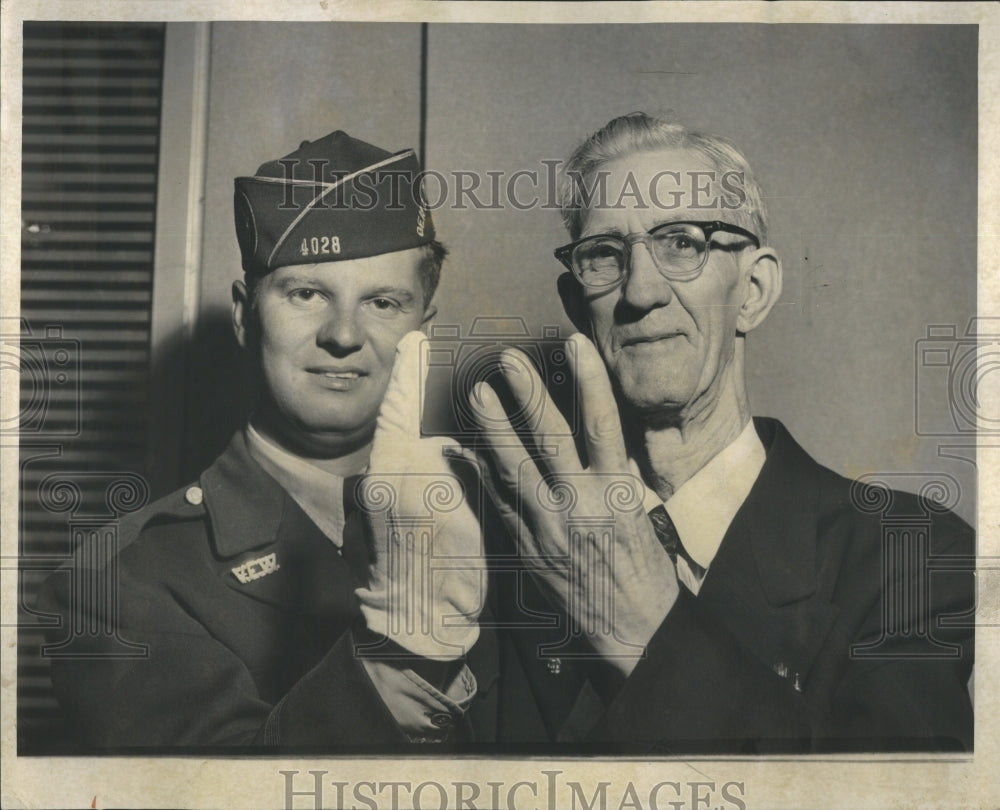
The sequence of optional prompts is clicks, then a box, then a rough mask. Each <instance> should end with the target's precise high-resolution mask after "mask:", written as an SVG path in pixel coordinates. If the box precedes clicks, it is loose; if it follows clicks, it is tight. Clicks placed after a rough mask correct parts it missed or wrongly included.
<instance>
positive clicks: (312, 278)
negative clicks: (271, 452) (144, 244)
mask: <svg viewBox="0 0 1000 810" xmlns="http://www.w3.org/2000/svg"><path fill="white" fill-rule="evenodd" d="M423 256H424V252H423V249H422V248H412V249H410V250H402V251H398V252H396V253H384V254H381V255H378V256H372V257H369V258H364V259H351V260H346V261H337V262H325V263H319V264H303V265H292V266H287V267H280V268H278V269H276V270H274V271H273V272H271V273H269V274H268V275H267V276H265V277H264V279H263V280H262V281H261V282H260V284H259V285H258V287H257V290H256V294H255V297H254V300H253V302H252V305H251V303H250V302H249V300H248V298H247V296H246V291H245V287H243V285H242V282H236V285H235V287H234V290H235V291H236V292H235V298H234V301H235V303H234V320H235V323H236V331H237V337H238V339H239V340H240V343H241V345H243V346H246V347H248V348H251V349H253V348H254V346H256V351H257V353H258V356H259V362H260V368H261V371H262V374H263V382H264V386H265V402H264V406H263V413H261V414H259V416H260V418H261V420H262V422H263V424H262V425H261V426H262V427H264V428H265V430H267V431H268V432H270V433H273V434H277V435H275V438H277V439H278V440H279V441H281V442H282V443H283V444H285V445H286V446H289V447H290V449H293V450H295V451H297V452H299V453H300V454H302V455H306V456H314V457H324V456H335V455H339V454H342V453H344V452H349V451H350V450H352V449H354V448H356V447H358V446H360V445H362V444H364V443H365V442H367V441H368V440H369V439H370V438H371V436H372V434H373V432H374V429H375V418H376V416H377V415H378V410H379V406H380V405H381V403H382V397H383V395H384V394H385V389H386V386H387V385H388V382H389V375H390V372H391V371H392V365H393V360H394V357H395V350H396V344H397V343H398V342H399V340H400V338H402V336H403V335H405V334H406V333H407V332H410V331H412V330H414V329H418V328H419V327H420V326H421V325H422V324H423V323H424V322H425V320H428V319H429V318H430V315H431V314H433V312H432V311H426V310H425V306H424V293H423V287H422V286H421V281H420V273H419V268H420V264H421V261H422V259H423ZM241 288H242V289H243V293H242V296H241V294H240V292H239V291H240V289H241ZM254 329H255V330H256V337H255V338H254V337H250V335H252V334H253V330H254Z"/></svg>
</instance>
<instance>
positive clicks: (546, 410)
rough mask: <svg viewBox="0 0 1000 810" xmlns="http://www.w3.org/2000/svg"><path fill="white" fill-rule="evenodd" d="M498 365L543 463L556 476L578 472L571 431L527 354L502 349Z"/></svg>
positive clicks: (578, 459)
mask: <svg viewBox="0 0 1000 810" xmlns="http://www.w3.org/2000/svg"><path fill="white" fill-rule="evenodd" d="M500 368H501V369H502V370H503V375H504V379H505V380H506V382H507V385H508V386H510V390H511V393H512V394H513V396H514V400H515V402H516V404H517V407H518V412H517V416H518V417H519V419H520V420H521V421H523V425H524V427H525V428H526V429H527V430H528V431H529V432H530V433H531V438H532V442H533V443H534V446H535V449H536V450H537V451H538V452H539V453H541V454H542V455H543V456H544V458H545V464H546V466H547V467H548V468H549V469H550V470H551V471H552V472H553V473H555V474H556V475H560V474H566V473H577V472H580V471H581V470H582V469H583V468H582V465H581V464H580V457H579V455H578V454H577V452H576V446H575V445H574V443H573V435H572V431H570V428H569V425H568V424H567V423H566V420H565V419H564V418H563V416H562V414H561V413H560V412H559V409H558V408H557V407H556V405H555V403H554V402H553V401H552V398H551V397H550V396H549V394H548V391H547V390H546V388H545V383H543V382H542V378H541V377H539V376H538V372H536V371H535V367H534V366H533V365H532V364H531V361H530V360H529V359H528V357H527V356H526V355H525V354H524V353H523V352H521V351H518V350H517V349H505V350H504V351H503V353H502V354H501V355H500Z"/></svg>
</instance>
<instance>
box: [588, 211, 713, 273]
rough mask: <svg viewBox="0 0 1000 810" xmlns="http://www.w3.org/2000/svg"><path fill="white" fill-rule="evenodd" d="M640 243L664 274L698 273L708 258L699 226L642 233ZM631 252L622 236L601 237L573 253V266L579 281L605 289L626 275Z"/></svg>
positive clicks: (668, 227)
mask: <svg viewBox="0 0 1000 810" xmlns="http://www.w3.org/2000/svg"><path fill="white" fill-rule="evenodd" d="M640 241H644V242H645V243H646V247H647V248H648V249H649V252H650V253H651V254H652V257H653V261H654V262H655V263H656V265H657V267H658V268H659V269H660V271H661V272H663V273H666V274H667V275H677V276H681V277H683V276H684V275H685V274H688V273H691V272H693V271H695V270H698V269H699V268H700V267H701V264H702V261H703V260H704V256H705V247H706V243H707V242H706V239H705V233H704V231H702V229H701V228H699V227H698V226H697V225H689V224H677V225H667V226H664V227H661V228H657V229H656V230H655V231H653V232H652V233H649V234H643V238H642V239H641V240H640ZM629 252H630V250H629V247H628V245H627V244H626V241H625V239H623V238H621V237H619V236H598V237H595V238H593V239H590V240H587V241H586V242H583V243H581V244H579V245H577V247H576V249H575V250H574V251H573V265H574V267H575V268H576V271H577V273H578V274H579V276H580V280H581V281H582V282H583V283H584V284H586V285H588V286H595V287H599V286H604V285H606V284H613V283H615V282H616V281H618V280H619V279H620V278H621V277H622V276H623V275H624V273H625V270H626V266H627V264H628V254H629Z"/></svg>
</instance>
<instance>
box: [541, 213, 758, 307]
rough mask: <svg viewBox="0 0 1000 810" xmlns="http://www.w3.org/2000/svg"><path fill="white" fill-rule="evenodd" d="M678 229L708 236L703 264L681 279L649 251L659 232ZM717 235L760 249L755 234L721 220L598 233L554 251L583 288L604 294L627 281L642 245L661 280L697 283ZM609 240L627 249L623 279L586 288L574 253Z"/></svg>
mask: <svg viewBox="0 0 1000 810" xmlns="http://www.w3.org/2000/svg"><path fill="white" fill-rule="evenodd" d="M675 225H694V226H696V227H698V228H700V229H701V232H702V233H703V234H704V235H705V255H704V256H703V257H702V259H701V264H699V265H698V266H697V267H696V268H694V269H692V270H687V271H685V272H684V274H683V275H681V276H674V277H672V276H668V275H667V274H666V273H664V272H663V270H662V269H661V267H660V264H659V262H658V261H657V260H656V254H655V253H653V251H652V250H650V247H649V240H650V239H652V237H653V234H655V233H656V232H657V231H659V230H662V229H663V228H669V227H672V226H675ZM715 233H733V234H736V235H738V236H745V237H746V238H747V239H750V240H752V241H753V244H754V247H755V248H757V249H760V238H759V237H758V236H757V235H756V234H755V233H753V232H752V231H748V230H747V229H746V228H741V227H740V226H739V225H733V224H732V223H730V222H722V221H721V220H718V219H716V220H711V221H699V220H694V219H690V220H689V219H683V220H675V221H672V222H663V223H661V224H659V225H656V226H655V227H653V228H650V229H649V230H648V231H646V232H645V233H629V234H625V235H624V236H622V235H620V234H616V233H595V234H593V235H591V236H585V237H584V238H583V239H577V240H576V241H574V242H570V243H569V244H568V245H563V246H562V247H557V248H556V249H555V250H554V251H553V255H554V256H555V257H556V258H557V259H558V260H559V261H560V262H561V263H562V264H563V265H564V266H565V267H566V269H567V270H569V271H570V273H572V274H573V278H575V279H576V280H577V281H578V282H580V284H582V285H583V286H584V287H586V288H587V289H591V290H603V289H608V288H611V287H614V286H616V285H618V284H621V283H622V281H624V280H625V277H626V276H627V275H628V267H629V264H630V262H631V260H632V246H633V245H634V244H636V243H637V242H642V244H643V245H645V247H646V250H647V251H648V252H649V256H650V258H651V259H652V261H653V264H654V265H656V269H657V271H658V272H659V273H660V275H661V276H663V277H664V278H666V279H667V280H670V281H692V280H694V279H696V278H697V277H698V276H699V275H701V271H702V270H703V269H704V267H705V265H706V264H707V263H708V256H709V254H710V253H711V252H712V234H715ZM609 237H611V238H616V239H620V240H621V242H622V244H623V245H624V249H625V261H624V263H623V265H622V272H621V275H620V276H619V277H618V279H616V280H615V281H612V282H610V283H608V284H601V285H592V284H587V283H585V282H584V281H583V279H582V278H580V276H579V274H578V273H577V272H576V270H574V269H573V251H575V250H576V248H577V247H579V246H580V245H582V244H584V243H585V242H590V241H592V240H594V239H607V238H609ZM716 247H723V249H726V248H729V247H732V248H733V249H736V250H745V248H744V247H736V246H728V245H727V246H722V245H716Z"/></svg>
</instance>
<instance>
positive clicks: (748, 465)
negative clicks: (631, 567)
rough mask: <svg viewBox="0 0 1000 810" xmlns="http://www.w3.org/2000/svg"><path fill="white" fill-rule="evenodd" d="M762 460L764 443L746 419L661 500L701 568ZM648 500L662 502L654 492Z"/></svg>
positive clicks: (707, 562)
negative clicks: (737, 432)
mask: <svg viewBox="0 0 1000 810" xmlns="http://www.w3.org/2000/svg"><path fill="white" fill-rule="evenodd" d="M764 458H765V453H764V445H763V444H761V441H760V437H759V436H758V435H757V431H756V430H755V429H754V425H753V420H749V421H748V422H747V424H746V427H744V428H743V430H742V432H741V433H740V435H739V436H737V437H736V438H735V439H734V440H733V441H732V442H730V443H729V444H728V445H726V447H725V448H724V449H723V450H722V451H721V452H720V453H718V454H716V455H715V456H714V457H713V458H712V459H711V460H710V461H709V462H708V463H707V464H706V465H705V466H704V467H702V468H701V469H700V470H698V472H696V473H695V474H694V475H692V476H691V477H690V478H689V479H688V480H687V481H685V482H684V483H683V484H681V486H680V487H678V488H677V490H676V491H675V492H674V494H673V495H672V496H671V497H670V498H669V499H668V500H667V501H665V502H662V503H663V505H664V508H666V510H667V513H668V514H669V515H670V519H671V520H672V521H673V522H674V526H675V527H676V528H677V535H678V537H680V538H681V542H682V543H683V544H684V550H685V551H686V552H687V553H688V554H689V555H690V556H691V559H692V560H694V561H695V562H696V563H698V565H700V566H701V567H702V568H705V569H708V567H709V566H710V565H711V564H712V560H713V559H715V555H716V552H718V550H719V546H720V545H722V538H723V537H725V535H726V531H727V530H728V529H729V524H731V523H732V522H733V518H734V517H735V516H736V513H737V512H738V511H739V508H740V507H741V506H742V505H743V502H744V501H745V500H746V498H747V495H749V494H750V489H751V488H752V487H753V484H754V481H756V480H757V476H758V475H759V474H760V470H761V467H763V466H764ZM650 492H652V490H649V489H647V493H650ZM650 503H651V505H652V506H656V505H657V504H658V503H660V501H659V499H658V498H656V497H655V493H653V497H652V499H651V501H650ZM650 503H647V507H649V506H650Z"/></svg>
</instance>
